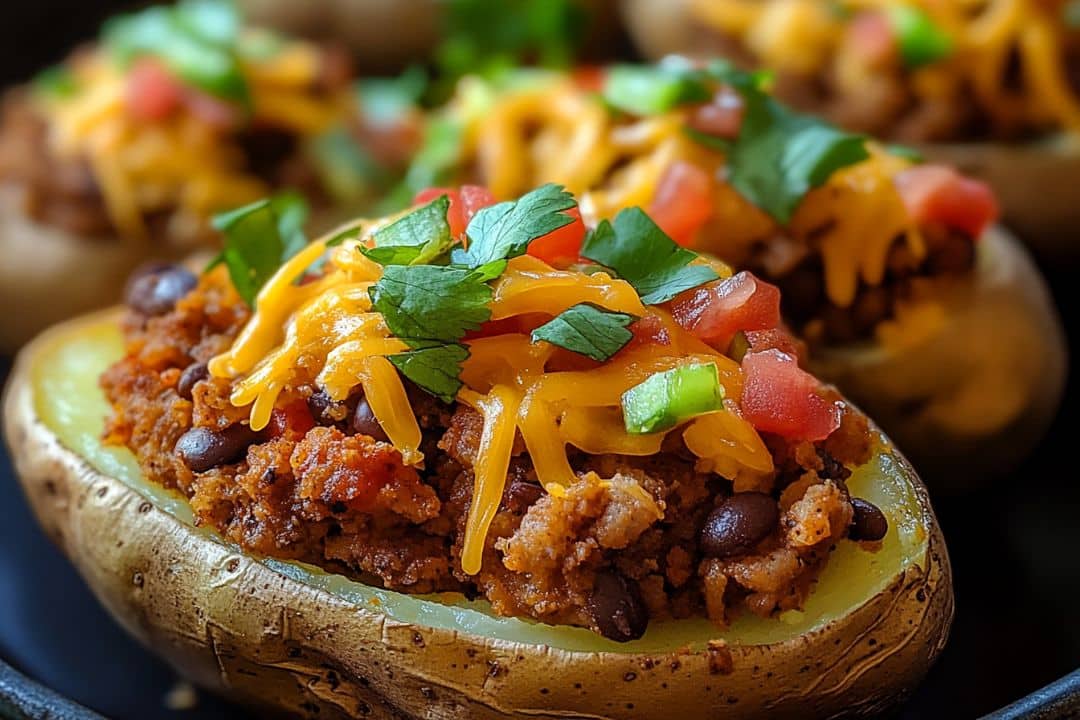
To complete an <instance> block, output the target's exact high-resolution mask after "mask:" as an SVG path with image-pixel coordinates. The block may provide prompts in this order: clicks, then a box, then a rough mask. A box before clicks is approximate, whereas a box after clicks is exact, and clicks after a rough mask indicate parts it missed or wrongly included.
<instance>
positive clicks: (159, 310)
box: [124, 264, 198, 315]
mask: <svg viewBox="0 0 1080 720" xmlns="http://www.w3.org/2000/svg"><path fill="white" fill-rule="evenodd" d="M196 284H198V279H197V278H196V277H195V275H194V274H193V273H192V272H191V271H190V270H188V269H187V268H184V267H180V266H179V265H165V266H162V265H161V264H154V265H149V266H146V267H145V268H143V269H141V270H137V271H136V272H135V274H134V275H132V277H131V280H129V281H128V285H127V289H126V291H125V293H124V301H125V302H126V303H127V304H128V306H129V307H131V308H132V309H134V310H138V311H139V312H141V313H143V314H144V315H164V314H165V313H167V312H170V311H171V310H172V309H173V308H174V307H176V301H177V300H179V299H180V298H182V297H184V296H185V295H187V294H188V293H189V292H191V291H192V290H193V289H194V288H195V285H196Z"/></svg>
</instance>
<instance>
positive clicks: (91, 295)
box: [0, 187, 155, 354]
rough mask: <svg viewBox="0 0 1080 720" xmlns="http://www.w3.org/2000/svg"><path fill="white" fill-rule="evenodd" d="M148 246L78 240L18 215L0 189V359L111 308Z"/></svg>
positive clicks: (10, 194) (11, 197) (12, 196)
mask: <svg viewBox="0 0 1080 720" xmlns="http://www.w3.org/2000/svg"><path fill="white" fill-rule="evenodd" d="M154 247H155V246H154V245H153V244H152V243H150V242H144V243H141V244H139V243H135V242H130V243H125V242H123V241H121V240H120V239H118V238H117V237H115V236H112V237H94V238H80V237H75V236H73V235H71V234H70V233H68V232H65V231H63V230H60V229H58V228H53V227H49V226H47V225H42V224H40V223H37V222H34V221H33V220H31V219H30V218H28V217H26V215H25V214H23V212H22V209H21V208H20V207H19V204H18V202H17V194H16V192H15V190H14V189H13V188H10V187H0V257H3V258H4V259H3V261H2V262H0V307H2V308H5V309H6V312H5V313H4V316H3V318H2V319H0V353H4V354H7V353H11V352H14V351H15V350H17V349H18V348H19V346H20V345H22V344H23V343H25V342H26V341H28V340H30V339H31V338H32V337H34V335H36V334H38V333H39V332H41V330H43V329H44V328H46V327H48V326H50V325H52V324H53V323H57V322H60V321H61V320H65V319H67V318H70V317H72V316H74V315H77V314H80V313H84V312H87V311H88V310H93V309H94V308H99V307H104V306H106V305H110V304H112V303H115V302H116V301H118V300H119V299H120V295H121V293H122V292H123V288H124V281H125V280H126V278H127V276H128V274H129V273H130V272H131V271H132V270H133V269H135V268H136V267H137V266H138V265H139V264H140V263H142V262H143V261H145V260H147V259H149V258H150V256H151V254H152V253H151V250H153V249H154Z"/></svg>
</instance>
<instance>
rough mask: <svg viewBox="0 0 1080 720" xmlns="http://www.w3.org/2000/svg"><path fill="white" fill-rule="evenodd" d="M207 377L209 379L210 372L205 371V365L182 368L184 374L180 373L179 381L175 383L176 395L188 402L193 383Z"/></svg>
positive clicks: (198, 364)
mask: <svg viewBox="0 0 1080 720" xmlns="http://www.w3.org/2000/svg"><path fill="white" fill-rule="evenodd" d="M208 377H210V371H209V370H207V369H206V363H204V362H197V363H192V364H190V365H188V366H187V367H186V368H184V372H182V373H180V379H179V380H178V381H177V382H176V394H177V395H179V396H180V397H182V398H184V399H185V400H190V399H191V391H192V390H193V389H194V388H195V383H197V382H199V381H200V380H205V379H206V378H208Z"/></svg>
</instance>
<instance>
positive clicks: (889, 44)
mask: <svg viewBox="0 0 1080 720" xmlns="http://www.w3.org/2000/svg"><path fill="white" fill-rule="evenodd" d="M847 42H848V43H849V44H850V47H851V48H852V49H853V50H854V52H855V53H856V55H858V57H859V58H861V59H862V60H863V61H864V62H866V63H867V64H869V65H873V66H880V65H884V64H885V63H888V62H891V61H892V60H894V59H895V58H897V57H898V56H899V52H900V46H899V44H898V43H897V39H896V33H895V32H894V31H893V25H892V23H891V22H889V18H888V17H887V16H886V15H885V13H882V12H875V11H870V12H863V13H859V15H857V16H856V17H855V19H854V20H852V21H851V23H850V25H848V28H847Z"/></svg>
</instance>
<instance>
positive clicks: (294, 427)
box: [267, 400, 315, 440]
mask: <svg viewBox="0 0 1080 720" xmlns="http://www.w3.org/2000/svg"><path fill="white" fill-rule="evenodd" d="M313 427H315V420H314V418H312V417H311V410H310V409H309V408H308V404H307V402H306V401H305V400H294V401H293V402H291V403H289V404H288V405H286V406H285V407H283V408H275V409H274V411H273V412H272V413H270V424H269V426H268V427H267V429H268V430H269V433H270V436H271V437H275V438H278V437H281V436H283V435H286V436H288V438H289V439H290V440H299V439H300V438H302V437H303V436H304V435H305V434H306V433H307V431H308V430H310V429H311V428H313Z"/></svg>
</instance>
